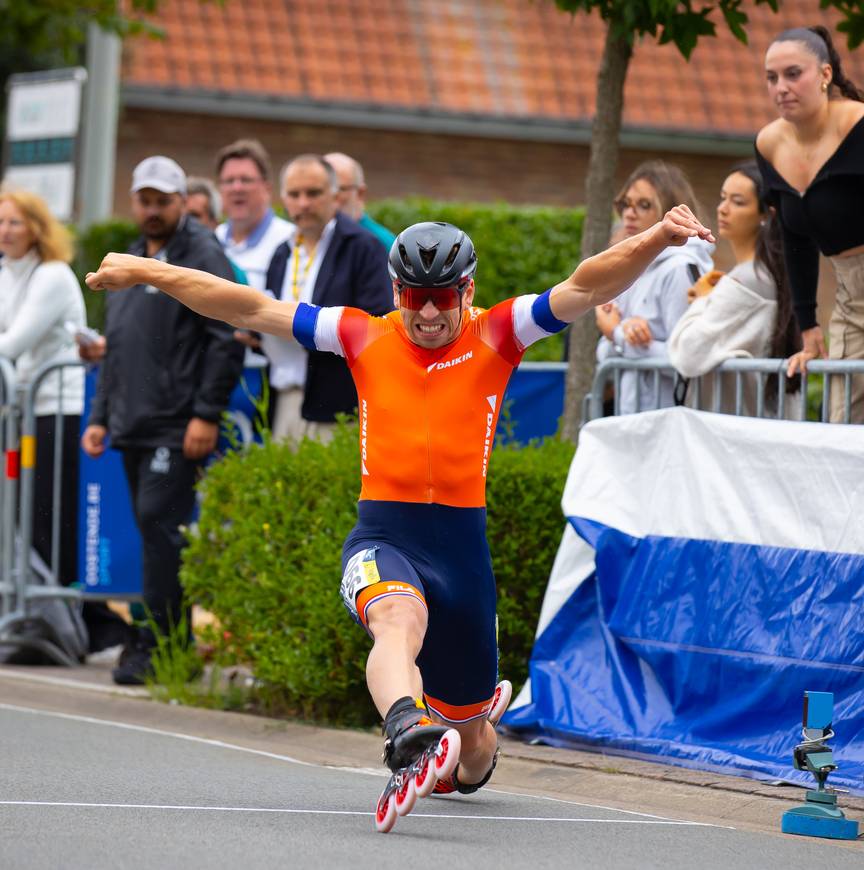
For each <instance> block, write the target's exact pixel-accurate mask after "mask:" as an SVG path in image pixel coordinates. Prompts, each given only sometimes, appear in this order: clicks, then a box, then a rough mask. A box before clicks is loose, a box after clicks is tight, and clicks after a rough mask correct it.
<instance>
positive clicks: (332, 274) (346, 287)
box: [267, 212, 393, 423]
mask: <svg viewBox="0 0 864 870" xmlns="http://www.w3.org/2000/svg"><path fill="white" fill-rule="evenodd" d="M290 257H291V245H290V244H289V243H288V242H283V243H282V244H281V245H279V247H278V248H276V250H275V251H274V253H273V259H272V260H271V261H270V268H269V269H268V270H267V289H268V290H270V291H271V292H272V293H273V295H274V296H275V297H276V298H277V299H278V298H279V295H280V293H281V292H282V283H283V281H284V279H285V270H286V268H287V266H288V261H289V259H290ZM312 304H313V305H322V306H327V307H333V306H338V305H347V306H349V307H351V308H362V309H363V310H364V311H368V312H369V313H370V314H378V315H380V314H386V313H387V312H388V311H392V310H393V284H392V283H391V281H390V276H389V273H388V271H387V251H386V250H384V247H383V246H382V245H381V242H379V241H378V239H376V238H375V236H373V235H372V233H370V232H368V231H367V230H365V229H363V227H361V226H360V225H359V224H357V223H356V222H355V221H353V220H351V218H349V217H346V216H345V215H343V214H342V213H341V212H340V213H338V214H337V215H336V226H335V227H334V229H333V237H332V238H331V239H330V245H329V247H328V248H327V253H326V254H325V255H324V262H323V263H322V264H321V268H320V269H319V270H318V277H317V278H316V280H315V289H314V290H313V291H312ZM308 353H309V367H308V369H307V371H306V389H305V392H304V394H303V408H302V411H301V413H302V414H303V418H304V419H305V420H313V421H315V422H317V423H332V422H333V421H334V420H335V419H336V414H339V413H342V414H353V413H354V412H355V411H356V409H357V390H356V389H355V387H354V381H353V380H352V379H351V373H350V372H349V371H348V365H347V364H346V362H345V360H344V359H342V357H340V356H335V355H334V354H330V353H321V352H319V351H309V352H308Z"/></svg>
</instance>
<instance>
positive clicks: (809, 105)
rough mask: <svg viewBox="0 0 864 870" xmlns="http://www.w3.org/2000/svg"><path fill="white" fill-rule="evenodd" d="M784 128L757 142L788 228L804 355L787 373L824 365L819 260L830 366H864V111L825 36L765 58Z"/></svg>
mask: <svg viewBox="0 0 864 870" xmlns="http://www.w3.org/2000/svg"><path fill="white" fill-rule="evenodd" d="M765 75H766V78H767V82H768V93H769V95H770V97H771V99H772V100H773V101H774V103H775V105H776V106H777V111H778V113H779V115H780V117H779V118H777V119H776V120H774V121H772V122H771V123H770V124H768V126H767V127H763V128H762V130H761V131H760V132H759V135H758V137H757V139H756V159H757V161H758V163H759V169H760V170H761V172H762V175H763V177H764V178H765V184H766V187H767V188H768V191H769V195H770V198H771V202H772V204H773V205H774V206H775V207H776V208H777V213H778V215H779V217H780V223H781V226H782V227H783V245H784V249H785V254H786V267H787V271H788V273H789V280H790V283H791V286H792V298H793V300H794V304H795V313H796V316H797V317H798V324H799V326H800V327H801V337H802V340H803V349H802V350H801V351H800V353H797V354H795V356H793V357H792V359H791V360H790V361H789V367H788V372H789V374H790V375H792V374H794V373H795V372H799V371H800V372H803V371H806V369H807V363H808V362H809V361H810V360H812V359H817V358H822V359H824V358H825V357H826V355H827V354H826V350H825V338H824V335H823V333H822V329H821V327H820V326H819V324H818V323H817V321H816V285H817V283H818V280H819V252H820V251H821V252H822V253H823V254H824V255H825V256H826V257H828V258H829V259H830V260H831V265H832V266H833V267H834V272H835V274H836V276H837V299H836V302H835V305H834V310H833V311H832V313H831V322H830V325H829V337H830V355H831V359H864V213H862V211H861V203H862V202H864V102H862V93H861V91H859V90H858V88H856V87H855V85H853V84H852V82H850V81H849V79H847V78H846V77H845V75H844V74H843V70H842V67H841V65H840V57H839V55H838V54H837V51H836V49H835V48H834V44H833V43H832V41H831V35H830V34H829V33H828V31H827V30H826V29H825V28H824V27H808V28H805V27H797V28H795V29H793V30H786V31H784V32H783V33H781V34H780V35H779V36H778V37H777V39H775V40H774V42H773V43H771V45H770V46H769V48H768V53H767V54H766V55H765ZM831 387H832V389H831V420H832V422H839V421H842V420H843V419H844V417H845V413H844V412H845V395H844V390H843V379H841V378H832V384H831ZM852 422H856V423H861V422H864V379H861V378H853V379H852Z"/></svg>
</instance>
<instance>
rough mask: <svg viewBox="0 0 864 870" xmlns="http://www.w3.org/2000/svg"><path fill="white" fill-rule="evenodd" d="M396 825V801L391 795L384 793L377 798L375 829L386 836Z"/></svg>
mask: <svg viewBox="0 0 864 870" xmlns="http://www.w3.org/2000/svg"><path fill="white" fill-rule="evenodd" d="M395 824H396V801H395V800H394V799H393V793H392V792H391V793H390V794H387V793H386V792H385V793H384V794H382V795H381V797H379V798H378V806H376V807H375V828H376V830H377V831H379V832H380V833H382V834H386V833H387V832H388V831H389V830H390V829H391V828H392V827H393V825H395Z"/></svg>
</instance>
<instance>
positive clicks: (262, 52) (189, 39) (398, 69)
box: [123, 0, 864, 135]
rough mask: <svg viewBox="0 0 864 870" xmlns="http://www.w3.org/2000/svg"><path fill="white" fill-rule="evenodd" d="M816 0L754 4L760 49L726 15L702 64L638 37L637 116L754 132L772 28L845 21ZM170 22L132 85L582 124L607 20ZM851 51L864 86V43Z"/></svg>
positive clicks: (323, 4) (644, 121)
mask: <svg viewBox="0 0 864 870" xmlns="http://www.w3.org/2000/svg"><path fill="white" fill-rule="evenodd" d="M815 5H816V4H815V3H814V2H813V0H785V2H784V3H783V5H782V7H781V11H780V13H778V14H777V15H773V14H771V13H770V11H769V10H768V9H766V8H765V7H762V6H760V7H759V8H756V9H754V8H753V7H752V4H748V10H747V11H748V14H749V15H750V17H751V23H750V26H749V28H748V33H749V36H750V44H749V46H744V45H741V44H740V43H738V42H737V41H736V40H735V39H734V38H733V37H732V36H731V34H729V33H728V31H727V30H726V29H725V26H724V25H722V24H719V23H718V34H719V35H718V37H717V38H716V39H707V40H705V41H704V42H703V43H702V44H700V45H699V46H698V47H697V49H696V51H695V52H694V55H693V60H692V61H691V63H690V64H687V63H686V62H685V61H684V59H683V58H682V57H681V56H680V55H679V54H678V52H677V50H676V49H675V48H674V47H673V46H671V45H666V46H660V45H657V44H656V43H655V42H654V41H653V40H651V39H650V38H649V39H646V40H645V41H643V42H642V43H640V44H638V45H637V47H636V51H635V54H634V58H633V60H632V62H631V65H630V70H629V75H628V79H627V85H626V90H625V110H624V121H625V124H629V125H632V126H638V127H651V128H661V129H662V128H670V129H674V130H680V131H699V132H714V133H720V134H723V133H726V134H729V133H734V134H738V135H741V134H749V133H752V131H754V130H755V129H757V128H758V127H760V126H761V125H762V124H764V123H765V122H766V121H768V120H770V119H771V118H772V117H773V112H772V110H771V107H770V105H769V104H768V101H767V99H766V98H765V96H764V85H763V82H762V75H761V71H760V67H761V58H762V55H763V53H764V51H765V49H766V48H767V46H768V44H769V43H770V41H771V39H772V37H773V36H774V35H775V34H776V33H778V32H779V31H780V30H782V29H784V28H786V27H790V26H798V25H806V24H815V23H825V24H827V25H828V26H832V25H833V24H835V23H836V15H833V14H831V13H829V12H824V11H819V10H815V9H814V6H815ZM157 23H158V24H159V25H160V26H161V27H162V28H163V29H164V30H165V31H166V33H167V37H166V39H164V40H162V41H154V40H150V39H145V38H139V39H135V40H130V41H128V42H127V44H126V46H125V50H124V64H123V78H124V82H125V83H126V84H127V85H133V86H135V85H139V86H149V87H157V88H161V87H170V88H173V89H177V88H179V89H189V90H192V91H220V92H221V91H224V92H228V93H230V92H238V93H240V92H242V93H245V94H251V95H256V94H257V95H261V96H267V97H283V98H285V99H286V100H309V99H311V100H313V101H322V102H327V103H332V102H337V103H347V104H351V103H355V104H358V105H362V106H369V105H372V106H380V107H385V108H386V107H388V106H393V107H400V108H411V107H415V108H418V109H432V110H436V111H440V112H455V113H471V114H481V115H482V114H485V115H497V116H505V117H515V118H535V117H537V118H546V119H556V120H562V121H583V122H584V121H587V120H589V119H590V116H591V115H592V114H593V110H594V89H595V79H596V71H597V65H598V62H599V60H600V56H601V52H602V47H603V41H604V35H605V31H604V26H603V23H602V21H601V20H600V19H599V17H598V16H596V15H589V16H586V15H581V14H580V15H576V16H570V15H567V14H565V13H562V12H560V11H559V10H558V9H557V7H555V5H554V3H552V2H551V0H534V2H531V3H526V2H525V0H472V2H465V0H227V2H226V3H224V4H218V3H202V2H200V0H172V2H171V3H166V4H164V5H163V7H162V11H161V13H160V16H159V18H158V21H157ZM841 54H842V56H843V58H844V61H845V63H846V65H847V66H848V70H849V74H850V77H851V78H852V79H853V80H855V81H859V82H864V52H861V51H858V52H856V53H854V54H851V55H850V53H849V52H848V51H846V50H845V47H843V46H842V44H841Z"/></svg>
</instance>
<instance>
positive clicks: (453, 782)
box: [432, 680, 513, 794]
mask: <svg viewBox="0 0 864 870" xmlns="http://www.w3.org/2000/svg"><path fill="white" fill-rule="evenodd" d="M512 697H513V684H512V683H511V682H510V680H501V682H500V683H498V685H497V686H495V694H494V695H493V696H492V706H491V707H490V708H489V712H488V713H487V714H486V719H487V721H488V722H489V724H490V725H492V727H493V728H494V727H495V726H496V725H497V724H498V723H499V722H500V721H501V717H502V716H503V715H504V711H505V710H506V709H507V708H508V707H509V706H510V699H511V698H512ZM499 754H500V752H499V750H498V749H496V750H495V755H493V756H492V766H491V767H490V768H489V772H488V773H487V774H486V776H484V777H483V779H482V780H480V782H473V783H471V784H470V785H463V784H462V783H460V782H459V780H458V779H457V777H456V774H457V773H458V770H459V765H458V764H457V765H456V767H455V768H454V770H453V773H452V775H451V776H449V777H447V778H446V779H445V778H444V777H442V778H440V779H439V780H438V782H436V783H435V787H434V788H433V790H432V792H433V794H453V792H459V794H473V793H474V792H475V791H477V790H478V789H481V788H483V786H484V785H486V783H487V782H489V779H490V777H491V776H492V772H493V771H494V770H495V765H496V764H498V755H499Z"/></svg>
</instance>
